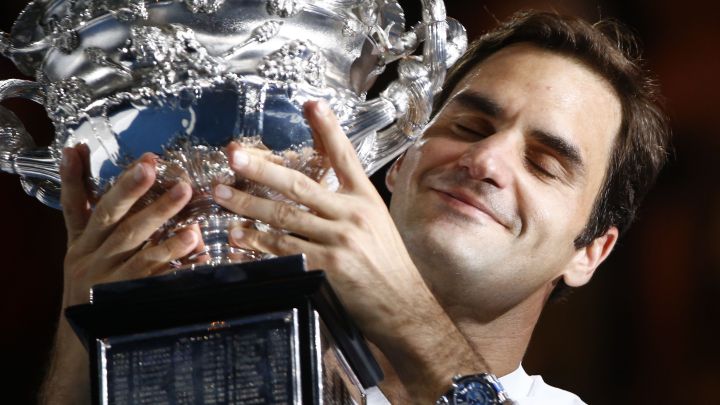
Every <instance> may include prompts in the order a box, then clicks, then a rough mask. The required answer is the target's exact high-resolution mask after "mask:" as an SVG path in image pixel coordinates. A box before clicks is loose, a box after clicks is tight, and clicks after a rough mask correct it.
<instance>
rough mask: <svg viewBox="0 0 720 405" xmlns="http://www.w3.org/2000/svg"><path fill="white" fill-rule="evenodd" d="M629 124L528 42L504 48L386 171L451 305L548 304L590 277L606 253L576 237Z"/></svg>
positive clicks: (582, 79)
mask: <svg viewBox="0 0 720 405" xmlns="http://www.w3.org/2000/svg"><path fill="white" fill-rule="evenodd" d="M620 121H621V106H620V102H619V100H618V98H617V96H616V95H615V93H614V92H613V90H612V88H611V87H610V85H609V84H608V83H607V82H606V81H604V80H603V79H602V78H601V77H600V76H598V75H597V74H595V73H594V72H592V71H591V70H589V69H588V68H587V67H585V66H583V65H582V64H581V63H580V62H578V61H576V60H574V59H571V58H569V57H566V56H562V55H560V54H557V53H552V52H549V51H546V50H542V49H540V48H537V47H534V46H532V45H528V44H517V45H513V46H510V47H507V48H505V49H503V50H500V51H498V52H497V53H495V54H493V55H492V56H490V57H489V58H487V59H486V60H485V61H483V62H481V63H480V64H479V65H478V66H476V67H475V68H474V70H472V71H471V73H470V74H468V75H467V76H466V77H465V78H464V79H463V80H462V81H461V82H460V83H459V84H458V86H457V87H456V89H454V91H453V94H452V95H451V96H450V98H449V100H448V101H447V103H446V105H445V107H444V108H443V109H442V111H440V113H439V114H438V115H437V117H436V119H435V120H434V121H433V122H432V123H431V125H430V127H429V128H428V130H427V131H426V132H425V135H424V137H423V139H422V141H420V142H418V143H417V144H416V145H414V146H413V147H411V149H409V150H408V152H407V153H406V155H405V156H404V157H403V159H402V160H401V161H399V162H398V163H396V165H395V167H393V169H391V171H390V173H389V175H388V185H389V186H390V188H391V190H392V191H393V198H392V203H391V206H390V211H391V213H392V216H393V218H394V220H395V222H396V224H397V226H398V228H399V229H400V233H401V234H402V235H403V239H404V241H405V243H406V245H407V247H408V249H409V250H410V253H411V255H412V257H413V260H414V261H415V263H416V265H418V267H419V268H420V271H421V272H422V274H423V277H424V278H425V280H426V281H427V282H428V284H429V285H430V287H431V288H432V289H433V291H434V292H435V293H436V294H437V295H438V298H439V299H440V301H441V302H443V304H444V305H446V306H448V305H450V306H452V305H458V306H461V305H462V306H465V307H467V308H469V309H471V310H472V308H476V309H482V312H484V313H496V314H497V313H502V312H503V311H506V310H508V309H509V308H512V307H514V306H516V305H517V304H518V303H520V302H521V301H523V300H525V299H528V298H529V297H531V296H538V295H542V297H545V296H546V295H547V293H548V292H549V291H550V290H551V289H552V286H553V283H554V281H556V280H557V279H558V278H559V277H565V279H566V281H568V282H569V284H571V285H572V284H575V285H579V284H582V283H584V282H586V281H587V279H589V277H590V275H591V274H592V271H593V270H594V268H595V267H596V266H597V265H598V264H599V261H598V260H597V259H598V257H599V256H598V255H597V253H598V252H599V251H585V249H580V250H577V249H575V248H574V245H573V241H574V239H575V237H576V236H577V235H579V234H580V232H581V231H582V229H583V228H584V226H585V224H586V223H587V221H588V218H589V215H590V212H591V210H592V207H593V203H594V201H595V197H596V196H597V194H598V191H599V189H600V187H601V185H602V181H603V178H604V175H605V172H606V170H607V166H608V161H609V156H610V151H611V147H612V143H613V140H614V138H615V135H616V134H617V132H618V130H619V127H620ZM612 241H614V237H613V238H612ZM612 241H611V243H610V245H609V247H610V248H611V247H612ZM606 247H607V246H606ZM608 252H609V250H608ZM603 253H604V254H606V253H607V252H603ZM601 256H602V257H600V258H599V260H600V261H601V260H602V259H603V258H604V255H601ZM586 270H587V271H588V272H589V273H588V275H587V277H586V278H585V279H583V277H581V276H580V275H578V273H582V272H583V271H586ZM573 277H575V278H573ZM543 299H544V298H543ZM486 311H490V312H486Z"/></svg>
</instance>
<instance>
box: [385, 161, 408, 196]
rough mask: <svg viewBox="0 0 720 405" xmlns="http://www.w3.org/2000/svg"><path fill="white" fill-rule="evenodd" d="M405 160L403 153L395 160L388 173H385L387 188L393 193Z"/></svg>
mask: <svg viewBox="0 0 720 405" xmlns="http://www.w3.org/2000/svg"><path fill="white" fill-rule="evenodd" d="M403 160H405V152H403V154H402V155H400V157H399V158H397V159H395V161H394V162H393V164H392V165H391V166H390V168H389V169H388V171H387V173H385V187H387V189H388V190H390V192H391V193H392V192H393V191H394V190H393V189H394V188H395V179H397V175H398V171H399V170H400V166H402V162H403Z"/></svg>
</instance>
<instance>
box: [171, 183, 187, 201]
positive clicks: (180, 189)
mask: <svg viewBox="0 0 720 405" xmlns="http://www.w3.org/2000/svg"><path fill="white" fill-rule="evenodd" d="M183 184H184V183H182V182H179V183H177V184H176V185H174V186H172V188H171V189H170V198H172V199H173V200H179V199H181V198H183V197H184V196H185V186H184V185H183Z"/></svg>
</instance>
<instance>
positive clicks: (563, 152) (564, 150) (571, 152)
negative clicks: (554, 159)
mask: <svg viewBox="0 0 720 405" xmlns="http://www.w3.org/2000/svg"><path fill="white" fill-rule="evenodd" d="M532 137H533V138H535V139H536V140H537V141H538V142H540V143H541V144H543V145H545V146H546V147H548V148H550V149H552V150H553V151H555V152H556V153H557V154H558V155H560V157H562V158H563V159H564V160H565V161H567V162H569V163H570V165H571V166H572V169H574V170H575V171H582V170H584V168H585V163H584V162H583V159H582V156H581V155H580V151H579V150H578V148H577V146H575V145H573V144H572V143H570V142H568V141H567V140H565V139H563V138H562V137H560V136H557V135H554V134H551V133H549V132H546V131H542V130H539V129H536V130H534V131H532Z"/></svg>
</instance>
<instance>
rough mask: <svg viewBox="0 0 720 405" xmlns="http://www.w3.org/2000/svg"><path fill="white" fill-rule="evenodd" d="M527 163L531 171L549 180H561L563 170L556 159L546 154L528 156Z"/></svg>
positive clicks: (526, 157)
mask: <svg viewBox="0 0 720 405" xmlns="http://www.w3.org/2000/svg"><path fill="white" fill-rule="evenodd" d="M525 162H526V165H527V167H528V169H529V170H531V171H532V172H534V173H536V174H537V175H538V176H540V177H543V178H545V179H548V180H557V179H559V178H561V176H562V172H563V169H562V167H561V165H560V163H559V162H558V161H557V160H555V158H554V157H552V156H548V155H546V154H542V153H538V154H526V156H525Z"/></svg>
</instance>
